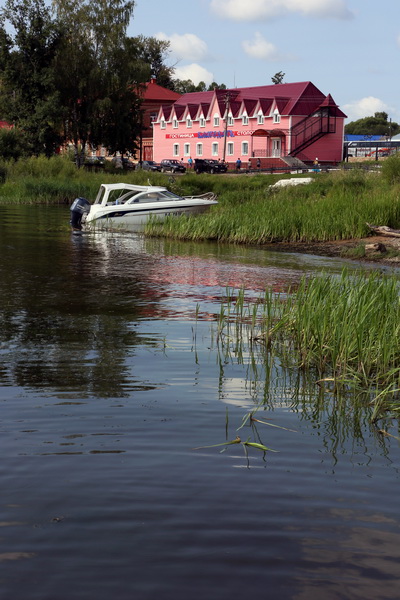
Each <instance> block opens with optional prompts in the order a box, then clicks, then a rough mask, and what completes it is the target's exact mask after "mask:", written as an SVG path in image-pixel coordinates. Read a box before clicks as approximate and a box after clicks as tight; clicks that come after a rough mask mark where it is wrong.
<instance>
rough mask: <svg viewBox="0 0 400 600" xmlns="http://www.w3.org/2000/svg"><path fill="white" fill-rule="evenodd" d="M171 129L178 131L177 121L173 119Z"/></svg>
mask: <svg viewBox="0 0 400 600" xmlns="http://www.w3.org/2000/svg"><path fill="white" fill-rule="evenodd" d="M172 127H173V128H174V129H178V119H173V121H172Z"/></svg>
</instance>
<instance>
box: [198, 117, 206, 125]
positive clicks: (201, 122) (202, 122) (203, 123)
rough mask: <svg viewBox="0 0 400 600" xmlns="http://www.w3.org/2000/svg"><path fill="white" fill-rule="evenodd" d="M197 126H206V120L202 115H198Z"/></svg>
mask: <svg viewBox="0 0 400 600" xmlns="http://www.w3.org/2000/svg"><path fill="white" fill-rule="evenodd" d="M199 126H200V127H205V126H206V120H205V118H204V117H200V119H199Z"/></svg>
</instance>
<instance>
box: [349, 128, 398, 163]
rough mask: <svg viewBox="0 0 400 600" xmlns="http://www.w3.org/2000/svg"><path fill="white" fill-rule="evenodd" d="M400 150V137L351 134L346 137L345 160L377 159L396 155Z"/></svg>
mask: <svg viewBox="0 0 400 600" xmlns="http://www.w3.org/2000/svg"><path fill="white" fill-rule="evenodd" d="M399 149H400V135H397V136H393V137H389V136H388V135H368V134H350V133H346V134H345V136H344V159H345V160H349V159H354V158H355V159H357V158H358V159H360V158H365V159H375V160H378V159H379V158H385V157H386V156H390V155H391V154H395V153H396V152H398V151H399Z"/></svg>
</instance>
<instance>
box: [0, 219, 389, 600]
mask: <svg viewBox="0 0 400 600" xmlns="http://www.w3.org/2000/svg"><path fill="white" fill-rule="evenodd" d="M342 264H343V263H341V261H336V260H329V259H322V258H318V257H310V256H304V257H302V256H298V255H285V254H278V253H270V252H265V251H264V250H263V249H259V248H243V247H226V246H223V245H218V244H204V245H203V244H184V243H179V244H174V243H172V242H164V241H162V240H146V239H143V238H135V237H133V236H131V237H129V236H123V235H111V236H109V235H106V236H98V235H93V236H92V235H88V236H86V235H84V236H82V237H75V236H71V234H70V232H69V228H68V208H67V207H60V208H54V209H53V208H49V207H39V208H37V207H17V209H15V208H11V207H7V208H4V207H2V208H0V409H1V410H0V431H1V439H2V461H0V481H1V483H2V497H1V498H2V500H1V509H2V515H3V516H2V519H1V522H2V531H1V541H2V547H3V550H2V552H0V561H7V564H8V568H7V570H6V571H5V573H4V574H3V576H2V582H1V583H2V592H3V595H4V597H5V598H25V599H27V600H47V599H49V600H50V599H51V600H52V599H54V598H60V590H62V594H63V597H65V598H74V599H77V600H92V598H94V597H95V598H96V599H97V600H109V598H119V599H121V600H128V599H129V600H130V599H131V598H135V597H138V598H144V597H145V598H146V599H148V600H153V599H156V598H163V600H173V599H176V598H190V599H191V600H200V598H204V597H205V596H209V595H210V590H217V596H218V600H228V598H231V597H232V595H233V594H235V595H238V594H240V595H246V596H249V595H257V596H263V595H264V596H265V590H266V589H268V590H270V591H271V594H272V596H274V597H275V596H276V597H278V596H279V598H282V599H284V600H293V598H296V597H298V598H302V597H305V596H307V597H308V596H309V595H310V594H312V593H313V590H314V589H315V585H314V584H319V587H318V595H319V598H321V600H330V598H335V597H341V595H343V594H342V591H343V589H344V588H345V594H347V597H349V598H357V597H364V596H365V594H367V595H368V592H366V589H368V590H375V592H374V595H378V596H379V593H378V592H377V591H376V590H377V588H378V583H377V582H379V583H380V586H379V589H380V590H382V594H384V596H385V597H386V598H392V599H393V600H394V599H395V598H397V595H396V594H397V589H396V586H395V585H394V583H393V582H394V581H395V567H394V565H395V564H397V563H396V560H397V562H398V558H399V552H398V550H397V547H398V544H397V542H398V540H397V531H398V528H399V518H398V504H397V502H398V501H397V496H396V494H394V493H393V487H394V484H395V481H397V480H398V478H399V473H398V465H399V457H400V453H399V447H398V443H397V441H396V440H394V439H393V438H381V437H380V435H379V434H377V432H376V430H375V429H374V428H371V427H370V425H369V422H368V411H369V408H368V403H367V402H365V404H360V405H357V408H356V406H355V405H353V404H351V403H349V404H348V403H345V402H343V404H341V403H340V402H341V400H340V398H337V397H334V396H333V395H332V394H331V393H330V391H329V390H321V388H320V386H318V385H316V381H315V378H313V377H312V376H309V377H306V375H305V374H304V373H299V372H298V370H296V369H295V368H294V365H292V364H291V363H290V362H288V361H287V359H286V357H285V356H284V354H282V355H280V354H279V353H276V354H277V356H276V358H277V360H276V361H271V360H270V356H269V354H268V352H265V351H261V348H260V349H259V350H260V351H259V352H258V355H257V354H254V352H253V353H252V352H251V349H252V348H250V347H245V346H241V345H240V344H239V343H238V340H234V343H232V344H231V345H229V346H225V347H223V346H222V345H221V339H222V338H221V336H219V337H218V323H217V320H218V313H219V310H220V300H221V299H223V298H226V287H227V286H230V287H231V288H233V289H238V288H239V287H241V286H242V285H243V286H244V287H246V289H248V295H249V297H250V298H257V297H258V295H259V293H260V292H261V291H262V290H264V288H265V287H266V286H268V287H273V289H275V290H279V291H281V290H285V289H287V286H289V285H290V286H292V285H296V282H297V281H298V280H299V278H300V277H301V276H302V275H303V274H304V273H315V272H317V271H319V270H320V269H322V268H324V269H330V272H332V273H337V272H340V271H341V268H342ZM197 308H198V309H197ZM283 367H284V368H283ZM257 406H259V407H260V408H259V410H258V412H257V418H258V421H257V422H255V421H246V423H244V426H243V428H242V429H241V430H240V435H241V436H242V438H243V439H247V438H248V437H250V436H252V439H254V440H257V441H259V442H260V443H263V444H265V445H267V446H269V447H271V448H273V449H277V450H279V452H278V453H274V454H273V453H267V454H263V453H262V452H257V451H256V450H255V451H254V452H253V451H251V452H249V463H247V461H246V457H245V455H244V453H243V449H242V448H241V447H238V446H237V445H236V446H234V447H231V448H230V449H229V451H226V452H225V453H223V454H221V453H220V452H219V449H218V448H207V449H203V450H201V451H194V450H193V448H196V447H199V446H211V445H212V444H215V443H218V442H224V441H225V440H226V439H227V437H228V438H229V439H232V438H234V437H235V435H237V433H238V432H237V429H238V428H239V427H240V426H241V425H242V424H243V421H242V419H243V417H244V416H246V415H248V413H249V412H251V411H252V410H254V408H256V407H257ZM260 421H265V422H269V423H272V424H274V425H277V426H278V427H270V426H269V425H265V424H264V423H262V422H260ZM393 426H394V424H393ZM248 467H250V468H248ZM377 549H378V550H377ZM88 556H89V557H90V561H88ZM371 557H373V560H372V558H371ZM371 561H372V562H373V564H372V562H371ZM66 564H68V565H69V567H70V568H69V569H68V570H65V568H60V565H66ZM105 567H106V568H105ZM71 572H73V573H74V577H71ZM353 575H354V576H353ZM221 582H223V585H221ZM382 594H381V595H382Z"/></svg>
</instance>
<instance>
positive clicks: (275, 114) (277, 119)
mask: <svg viewBox="0 0 400 600" xmlns="http://www.w3.org/2000/svg"><path fill="white" fill-rule="evenodd" d="M272 120H273V122H274V123H280V122H281V115H280V114H279V111H278V109H277V108H276V109H275V110H274V112H273V115H272Z"/></svg>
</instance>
